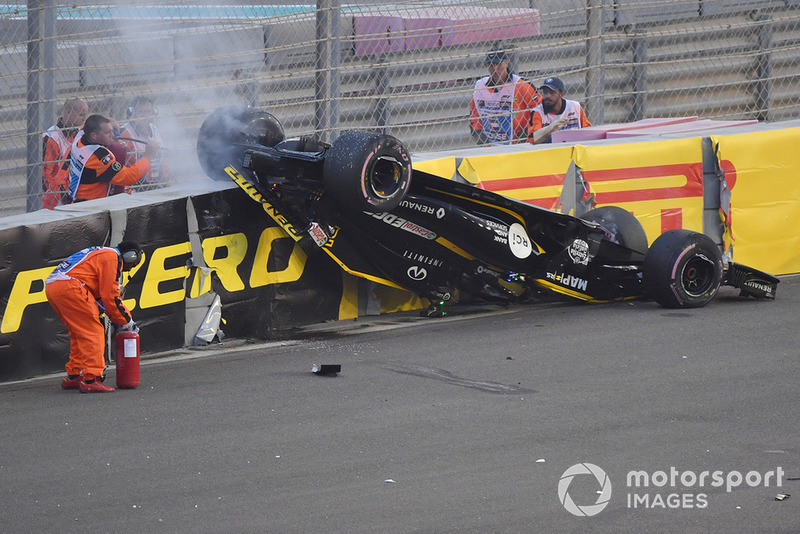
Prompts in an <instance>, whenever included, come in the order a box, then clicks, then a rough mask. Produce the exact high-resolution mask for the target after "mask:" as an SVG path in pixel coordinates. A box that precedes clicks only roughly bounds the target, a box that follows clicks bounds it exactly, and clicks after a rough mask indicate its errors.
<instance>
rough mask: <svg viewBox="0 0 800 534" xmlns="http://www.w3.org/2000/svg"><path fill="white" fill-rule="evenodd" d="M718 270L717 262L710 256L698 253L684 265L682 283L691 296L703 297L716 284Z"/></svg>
mask: <svg viewBox="0 0 800 534" xmlns="http://www.w3.org/2000/svg"><path fill="white" fill-rule="evenodd" d="M716 271H717V266H716V264H715V263H714V262H713V261H711V260H710V259H709V258H708V257H706V256H704V255H702V254H698V255H696V256H693V257H692V258H691V259H689V261H687V262H686V264H685V265H684V266H683V269H682V271H681V285H682V286H683V289H684V291H686V294H687V295H689V296H690V297H701V296H703V295H704V294H706V293H707V292H708V291H709V290H710V289H712V287H713V285H714V280H715V277H716V276H715V275H716Z"/></svg>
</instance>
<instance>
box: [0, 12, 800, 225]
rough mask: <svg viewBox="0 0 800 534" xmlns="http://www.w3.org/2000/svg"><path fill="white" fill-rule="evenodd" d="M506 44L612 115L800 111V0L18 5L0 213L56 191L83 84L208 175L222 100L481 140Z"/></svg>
mask: <svg viewBox="0 0 800 534" xmlns="http://www.w3.org/2000/svg"><path fill="white" fill-rule="evenodd" d="M497 42H503V43H505V45H508V46H510V47H513V52H514V58H513V60H514V64H515V65H514V66H515V69H516V72H517V73H519V74H520V75H521V76H523V77H524V78H526V79H528V80H529V81H531V82H533V83H535V84H537V85H538V84H540V83H541V82H542V80H543V79H544V78H545V77H547V76H549V75H557V76H559V77H560V78H561V79H562V80H564V82H565V83H566V89H567V95H566V96H567V98H572V99H576V100H580V101H581V102H582V103H583V104H584V106H585V108H586V110H587V113H588V115H589V118H590V120H592V122H593V123H595V124H600V123H615V122H626V121H631V120H636V119H640V118H645V117H675V116H690V115H697V116H701V117H703V118H709V119H752V118H756V119H759V120H762V121H781V120H787V119H793V118H798V117H800V68H798V65H800V0H779V1H778V0H760V1H752V0H751V1H745V0H693V1H690V0H641V1H637V0H615V1H613V2H612V1H610V0H518V1H511V0H485V1H480V2H478V1H467V0H458V1H455V0H440V1H436V2H432V1H431V2H421V1H415V0H395V1H393V2H376V1H372V2H368V1H367V2H355V3H351V2H348V3H346V4H345V3H340V1H339V0H319V1H318V2H317V3H316V5H277V4H272V3H266V2H260V3H258V4H250V5H242V4H237V5H232V6H222V5H219V4H218V3H217V4H208V5H204V4H202V3H198V2H197V1H196V0H193V1H192V2H191V3H189V2H188V1H186V2H184V1H176V2H174V3H171V4H167V5H156V4H155V3H152V2H150V3H142V2H137V1H128V2H124V3H117V4H108V3H95V2H92V1H89V0H84V1H80V0H79V1H77V2H70V3H68V4H66V3H64V4H62V3H58V2H56V1H55V0H28V2H27V4H24V3H23V4H19V5H8V4H5V5H4V4H0V216H8V215H13V214H17V213H22V212H25V211H32V210H35V209H39V208H40V207H41V206H42V158H43V154H42V134H43V132H44V131H45V130H47V129H48V128H49V127H50V126H51V125H54V124H56V122H57V119H58V118H59V117H61V116H62V111H63V107H64V102H65V101H66V100H67V99H69V98H81V99H83V100H85V101H86V102H87V103H88V105H89V113H100V114H104V115H107V116H112V117H114V118H116V119H117V120H118V121H119V123H121V124H122V123H125V122H126V121H127V120H128V119H129V113H130V111H129V107H130V106H131V103H132V101H133V100H134V98H135V97H137V96H142V95H144V96H147V97H149V98H150V99H152V100H153V102H154V104H155V106H156V108H157V111H158V114H157V118H156V124H157V125H158V128H159V129H160V133H161V136H162V138H163V144H164V146H165V147H166V148H168V149H169V150H168V151H165V152H163V154H164V161H165V164H166V165H167V167H168V168H169V170H170V172H169V176H170V179H171V180H172V181H173V182H177V183H181V182H182V181H188V180H194V179H198V176H202V171H200V170H199V166H198V165H197V157H196V155H195V148H194V147H195V143H196V135H197V131H198V129H199V127H200V124H201V123H202V121H203V119H204V118H205V117H206V115H207V114H208V113H209V112H210V111H211V110H213V109H215V108H217V107H219V106H223V105H230V104H235V103H243V104H250V105H254V106H259V107H263V108H265V109H267V110H269V111H270V112H272V113H273V114H274V115H276V116H277V117H278V118H279V119H280V120H281V121H282V122H283V124H284V128H285V130H286V132H287V134H288V135H290V136H294V135H305V134H316V135H318V136H319V137H320V138H322V139H324V140H327V141H331V140H333V139H335V137H336V136H337V135H338V133H339V132H340V131H342V130H343V129H353V128H363V129H376V130H382V131H386V132H388V133H391V134H393V135H395V136H397V137H398V138H400V139H401V140H403V141H404V142H405V143H406V144H407V146H408V147H409V148H410V149H411V150H412V151H415V152H419V151H428V150H440V149H449V148H462V147H466V146H472V145H474V141H473V140H472V139H471V137H470V134H469V127H468V124H469V121H468V118H469V102H470V99H471V97H472V91H473V88H474V85H475V81H476V80H477V79H478V78H480V77H482V76H485V75H486V74H487V72H486V67H485V66H484V58H485V56H486V52H487V50H488V49H489V48H490V47H491V46H493V45H494V44H495V43H497Z"/></svg>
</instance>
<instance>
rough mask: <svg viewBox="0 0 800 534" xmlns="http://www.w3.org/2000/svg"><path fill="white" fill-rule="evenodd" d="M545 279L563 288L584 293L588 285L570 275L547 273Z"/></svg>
mask: <svg viewBox="0 0 800 534" xmlns="http://www.w3.org/2000/svg"><path fill="white" fill-rule="evenodd" d="M547 278H548V279H549V280H552V281H554V282H557V283H559V284H561V285H562V286H564V287H569V288H572V289H577V290H579V291H586V287H587V286H588V285H589V281H588V280H584V279H583V278H578V277H577V276H574V275H571V274H558V273H547Z"/></svg>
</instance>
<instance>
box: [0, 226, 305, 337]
mask: <svg viewBox="0 0 800 534" xmlns="http://www.w3.org/2000/svg"><path fill="white" fill-rule="evenodd" d="M285 239H291V238H289V237H287V236H286V234H285V233H284V232H283V231H282V230H281V229H280V228H278V227H276V226H271V227H268V228H265V229H264V231H263V232H262V233H261V235H260V236H258V239H257V240H251V241H248V239H247V238H246V237H245V236H244V234H226V235H222V236H214V237H207V238H205V239H204V240H203V241H202V248H203V256H204V258H205V261H206V263H207V264H208V266H209V268H211V270H212V271H214V273H215V275H216V277H217V278H218V280H219V281H220V283H221V284H222V286H223V287H224V288H225V289H226V290H227V291H231V292H235V291H242V290H245V289H248V288H256V287H262V286H266V285H271V284H283V283H291V282H295V281H297V280H299V279H300V277H301V276H302V274H303V272H304V270H305V265H306V254H305V253H304V252H303V251H302V250H301V249H300V247H299V246H297V245H295V246H294V248H293V249H292V252H291V255H290V257H289V259H288V262H287V263H286V265H283V266H282V267H280V268H278V269H277V270H273V268H271V266H270V265H269V262H268V261H267V260H268V258H269V257H270V255H271V254H272V251H273V245H274V244H275V243H278V242H280V241H281V240H285ZM253 247H254V248H255V259H254V260H252V262H251V261H248V260H246V259H245V255H246V252H247V251H248V250H249V249H251V248H253ZM223 250H224V252H225V253H224V254H218V252H219V251H223ZM191 252H192V248H191V244H190V243H189V241H185V242H181V243H175V244H171V245H165V246H161V247H158V248H156V249H154V250H153V251H151V252H149V253H148V256H149V257H148V258H147V261H143V262H142V263H140V264H139V265H137V266H136V267H135V268H134V269H133V270H132V271H130V273H128V274H127V277H126V278H125V279H124V280H123V285H124V284H125V283H127V280H128V279H129V278H130V277H131V276H133V275H135V274H136V273H138V272H141V273H143V276H144V279H143V281H142V290H141V293H140V294H139V295H138V300H137V299H134V298H130V299H125V305H126V306H128V308H129V309H130V310H131V311H133V312H135V311H136V310H138V309H148V308H155V307H158V306H165V305H168V304H173V303H175V302H180V301H183V300H184V299H186V298H195V297H197V296H199V295H200V294H203V293H207V292H208V291H210V290H211V288H210V285H209V287H205V288H199V287H198V288H194V287H192V288H186V287H184V285H185V281H186V280H187V279H188V277H189V275H190V270H189V268H188V267H187V266H186V259H187V258H188V257H189V256H190V255H191ZM52 271H53V267H52V266H51V267H40V268H37V269H33V270H27V271H20V272H19V273H17V276H16V278H15V281H14V285H13V286H12V288H11V292H10V294H9V297H8V304H7V305H6V308H5V310H3V313H2V315H0V317H1V318H0V333H3V334H9V333H13V332H16V331H17V330H18V329H19V327H20V324H21V322H22V316H23V314H24V313H25V311H26V309H27V308H28V307H29V306H32V305H35V304H39V303H44V302H47V297H46V295H45V292H44V280H45V278H47V276H48V275H49V274H50V273H51V272H52Z"/></svg>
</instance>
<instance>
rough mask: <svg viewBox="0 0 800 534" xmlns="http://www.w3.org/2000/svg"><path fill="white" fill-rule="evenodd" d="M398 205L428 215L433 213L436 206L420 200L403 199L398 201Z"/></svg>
mask: <svg viewBox="0 0 800 534" xmlns="http://www.w3.org/2000/svg"><path fill="white" fill-rule="evenodd" d="M400 207H402V208H408V209H410V210H414V211H418V212H420V213H426V214H428V215H435V214H436V208H434V207H433V206H429V205H427V204H423V203H421V202H411V201H410V200H403V201H402V202H400Z"/></svg>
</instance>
